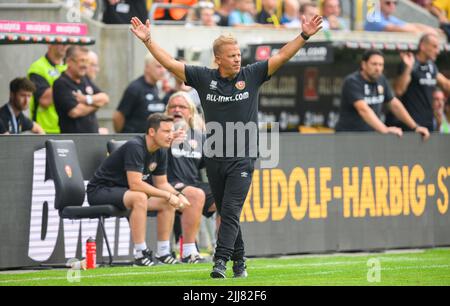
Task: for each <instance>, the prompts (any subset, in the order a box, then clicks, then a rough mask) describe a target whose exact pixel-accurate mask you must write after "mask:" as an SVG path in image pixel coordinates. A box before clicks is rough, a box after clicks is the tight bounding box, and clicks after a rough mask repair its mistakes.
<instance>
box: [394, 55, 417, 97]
mask: <svg viewBox="0 0 450 306" xmlns="http://www.w3.org/2000/svg"><path fill="white" fill-rule="evenodd" d="M400 58H401V59H402V61H403V63H402V67H401V73H400V75H399V76H398V77H397V78H396V79H395V81H394V86H393V87H394V92H395V95H396V96H397V97H401V96H403V95H404V93H405V92H406V90H407V89H408V86H409V84H410V83H411V73H412V70H413V66H414V62H415V58H414V55H413V54H412V53H411V52H407V53H404V52H402V53H400Z"/></svg>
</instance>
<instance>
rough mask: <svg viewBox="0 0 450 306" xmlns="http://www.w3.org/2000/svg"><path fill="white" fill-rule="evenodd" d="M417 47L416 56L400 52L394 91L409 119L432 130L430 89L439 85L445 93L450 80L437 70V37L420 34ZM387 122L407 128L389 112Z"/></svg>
mask: <svg viewBox="0 0 450 306" xmlns="http://www.w3.org/2000/svg"><path fill="white" fill-rule="evenodd" d="M418 48H419V49H418V52H417V54H416V55H414V54H412V53H410V52H402V53H401V54H400V57H401V59H402V64H401V66H400V69H399V76H398V77H397V78H396V80H395V83H394V90H395V95H396V96H397V97H399V99H400V101H401V102H402V103H403V105H404V106H405V108H406V110H407V111H408V113H409V114H410V115H411V116H412V118H413V119H414V120H415V121H416V122H417V123H418V124H419V125H421V126H424V127H426V128H428V129H429V130H430V131H433V130H434V127H433V107H432V104H433V91H434V90H435V88H436V85H439V87H440V88H442V89H443V90H444V91H445V92H446V93H447V94H448V93H450V80H449V79H447V78H446V77H445V76H444V75H443V74H442V73H440V72H439V69H438V67H437V66H436V64H435V61H436V58H437V56H438V54H439V52H440V44H439V39H438V37H437V36H435V35H432V34H425V35H423V36H422V37H421V39H420V41H419V47H418ZM387 122H388V123H390V124H392V125H396V126H400V127H402V128H403V129H405V130H408V128H409V126H404V125H402V124H400V123H399V122H397V121H396V120H395V119H394V118H393V117H392V116H391V115H388V118H387Z"/></svg>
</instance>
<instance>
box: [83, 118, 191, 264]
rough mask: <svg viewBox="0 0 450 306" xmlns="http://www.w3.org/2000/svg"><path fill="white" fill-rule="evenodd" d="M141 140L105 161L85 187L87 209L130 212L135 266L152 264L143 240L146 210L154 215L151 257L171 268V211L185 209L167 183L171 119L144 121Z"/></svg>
mask: <svg viewBox="0 0 450 306" xmlns="http://www.w3.org/2000/svg"><path fill="white" fill-rule="evenodd" d="M146 127H147V133H146V134H145V136H136V137H135V138H133V139H132V140H130V141H128V142H126V143H125V144H124V145H123V146H121V147H120V148H119V149H117V150H115V151H114V152H113V153H111V155H110V156H109V157H107V158H106V159H105V160H104V161H103V163H102V164H101V165H100V167H99V168H98V169H97V171H96V172H95V174H94V177H93V178H92V179H91V180H90V181H89V184H88V186H87V195H88V202H89V204H90V205H93V206H95V205H104V204H112V205H115V206H117V207H118V208H120V209H130V210H131V213H130V218H129V220H130V228H131V236H132V239H133V243H134V245H135V249H136V260H135V264H136V265H138V266H151V265H153V263H154V262H153V258H152V252H151V251H150V250H149V249H148V248H147V245H146V242H145V233H146V229H145V228H146V224H147V211H148V210H151V211H158V217H157V218H158V244H157V248H158V250H157V254H156V259H157V260H158V261H160V262H161V263H165V264H175V263H177V261H176V259H175V258H173V257H172V255H171V254H170V243H169V238H170V233H171V229H172V227H173V219H174V212H175V208H176V209H179V208H183V207H184V206H185V205H188V206H189V205H190V204H189V201H188V200H186V198H185V197H184V196H183V195H182V194H180V193H179V192H177V191H176V190H175V189H174V188H173V187H172V186H171V185H170V184H169V183H168V182H167V176H166V170H167V151H166V150H165V149H167V148H169V147H170V144H171V142H172V137H173V131H172V130H173V118H172V117H168V116H165V115H163V114H153V115H151V116H150V117H149V118H148V120H147V124H146Z"/></svg>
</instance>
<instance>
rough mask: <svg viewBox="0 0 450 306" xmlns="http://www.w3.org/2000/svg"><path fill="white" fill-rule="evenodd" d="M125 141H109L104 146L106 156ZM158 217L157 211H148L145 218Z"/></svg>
mask: <svg viewBox="0 0 450 306" xmlns="http://www.w3.org/2000/svg"><path fill="white" fill-rule="evenodd" d="M126 142H127V141H126V140H115V139H111V140H109V141H108V143H107V144H106V149H107V150H108V154H111V153H112V152H114V151H115V150H117V149H118V148H120V147H121V146H122V145H124V144H125V143H126ZM157 215H158V212H157V211H148V212H147V217H156V216H157Z"/></svg>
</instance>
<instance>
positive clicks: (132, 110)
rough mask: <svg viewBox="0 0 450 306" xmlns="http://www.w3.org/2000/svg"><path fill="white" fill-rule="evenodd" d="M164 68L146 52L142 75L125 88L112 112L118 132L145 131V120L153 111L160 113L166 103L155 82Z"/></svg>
mask: <svg viewBox="0 0 450 306" xmlns="http://www.w3.org/2000/svg"><path fill="white" fill-rule="evenodd" d="M165 73H166V69H165V68H164V67H163V66H162V65H161V64H160V63H159V62H158V61H157V60H156V59H155V58H153V57H152V56H151V54H148V55H147V56H146V58H145V68H144V75H143V76H141V77H139V78H138V79H136V80H135V81H133V82H132V83H131V84H130V85H129V86H128V87H127V89H126V90H125V92H124V94H123V97H122V100H121V101H120V103H119V106H118V107H117V110H116V111H115V112H114V114H113V125H114V129H115V131H116V132H118V133H145V122H146V120H147V118H148V116H150V115H151V114H153V113H162V112H164V111H165V109H166V105H165V104H164V103H163V102H162V101H161V100H160V98H159V90H158V87H157V86H156V83H157V82H158V81H160V80H162V79H163V78H164V76H165Z"/></svg>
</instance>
